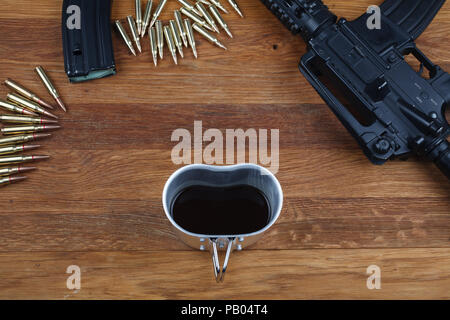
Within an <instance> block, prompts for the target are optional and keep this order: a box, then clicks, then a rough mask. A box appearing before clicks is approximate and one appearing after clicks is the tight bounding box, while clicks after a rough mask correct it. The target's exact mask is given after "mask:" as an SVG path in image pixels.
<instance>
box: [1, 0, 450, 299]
mask: <svg viewBox="0 0 450 320" xmlns="http://www.w3.org/2000/svg"><path fill="white" fill-rule="evenodd" d="M376 2H377V1H376ZM224 3H225V2H224ZM326 3H327V4H328V5H329V7H330V8H331V9H332V10H333V11H334V12H335V13H336V14H337V15H338V16H345V17H347V18H348V19H354V18H356V17H358V16H359V15H360V14H362V12H364V11H365V10H366V8H367V6H368V5H370V4H373V1H369V0H358V1H343V0H339V1H331V0H330V1H326ZM239 4H240V7H241V8H242V10H243V12H244V14H245V19H241V18H239V17H238V16H237V15H236V14H235V13H234V12H231V13H230V14H228V15H226V16H225V18H226V19H227V20H228V22H229V25H230V28H231V30H232V32H233V33H234V35H235V37H234V39H227V38H225V36H224V35H221V36H220V39H222V40H223V42H224V43H225V44H226V45H227V46H228V48H229V50H228V51H223V50H222V49H220V48H217V47H214V46H212V45H211V44H209V43H208V42H206V40H204V39H201V38H200V37H199V36H197V42H198V52H199V59H198V60H195V59H193V56H192V53H191V52H190V51H189V50H186V49H185V54H186V57H185V58H184V59H182V60H181V61H180V65H179V66H175V65H174V64H173V63H172V61H171V59H170V58H169V56H168V51H167V49H166V52H165V55H166V57H165V59H164V60H163V61H161V62H160V64H159V66H158V67H157V68H155V67H154V66H153V64H152V62H151V54H150V52H149V43H148V41H147V40H148V39H146V40H145V41H144V43H143V46H144V53H143V54H141V55H139V56H138V57H133V56H131V55H130V54H129V53H128V50H127V48H126V47H125V45H124V44H123V43H122V40H121V39H120V38H119V37H118V36H117V35H116V34H115V35H114V37H113V41H114V48H115V56H116V63H117V66H118V74H117V75H116V76H114V77H110V78H107V79H101V80H97V81H93V82H89V83H83V84H77V85H73V84H69V83H68V81H67V77H66V75H65V73H64V68H63V56H62V49H61V35H60V28H61V26H60V24H61V21H60V19H61V18H60V17H61V4H60V2H59V1H54V0H41V1H31V0H3V2H2V10H0V27H1V29H2V32H1V37H0V75H1V77H2V78H7V77H10V78H13V79H15V80H16V81H18V82H20V83H22V84H23V85H25V86H26V87H29V88H31V89H32V90H34V91H35V92H36V93H38V94H39V95H41V96H42V97H45V98H46V99H47V100H51V99H50V97H49V95H48V93H47V92H46V91H45V89H44V88H43V87H42V85H41V84H40V82H39V80H38V78H37V76H36V74H35V73H34V71H33V68H34V67H35V66H36V65H42V66H44V67H45V69H46V70H47V71H48V73H49V75H50V77H51V78H52V79H53V81H54V83H55V84H56V86H57V87H58V90H59V91H60V93H61V95H62V97H63V100H64V101H65V103H66V104H67V106H68V109H69V112H68V113H67V114H62V112H58V115H60V116H61V124H62V126H63V130H60V131H59V132H55V134H54V136H53V137H52V138H51V139H48V140H45V141H44V140H43V141H41V144H42V145H43V148H42V149H41V150H39V153H40V154H48V155H50V156H51V157H52V159H51V160H50V161H47V162H42V163H39V165H38V167H39V170H38V171H36V172H33V173H30V174H29V175H28V176H29V180H28V181H26V182H23V183H20V184H16V185H12V186H8V187H6V188H3V189H2V190H1V191H0V192H1V193H0V199H1V201H0V216H1V221H2V222H1V223H0V274H1V276H0V298H2V299H16V298H31V299H33V298H37V299H42V298H51V299H70V298H75V299H85V298H107V299H110V298H112V299H118V298H143V299H159V298H161V299H166V298H169V299H177V298H188V299H203V298H206V299H211V298H213V299H215V298H218V299H222V298H223V299H233V298H240V299H252V298H262V299H266V298H268V299H271V298H276V299H284V298H289V299H300V298H314V299H316V298H319V299H320V298H337V299H347V298H368V299H372V298H377V299H378V298H388V299H393V298H402V299H403V298H405V299H408V298H447V299H448V298H450V268H449V265H450V249H449V248H450V214H449V212H450V210H449V208H450V197H449V194H450V193H449V191H450V186H449V183H448V181H447V180H446V179H445V177H443V176H442V175H441V173H440V172H439V171H438V170H437V169H436V168H434V166H433V164H430V163H424V162H420V161H418V160H415V159H411V160H410V161H408V162H403V161H393V162H389V163H387V164H386V165H384V166H373V165H371V164H370V163H369V161H368V160H367V159H366V158H365V156H364V155H363V153H362V152H361V150H360V149H359V147H358V146H357V144H356V143H355V141H354V140H353V138H352V137H351V136H350V135H349V134H348V133H347V131H346V130H345V129H344V128H343V126H342V125H341V124H340V122H339V121H338V120H337V119H336V118H335V116H334V115H333V114H332V112H331V111H330V110H329V109H328V107H327V106H326V105H325V104H324V103H323V101H322V100H321V99H320V98H319V96H318V95H317V94H316V92H315V91H314V90H313V89H312V88H311V86H310V85H309V84H308V83H307V81H306V80H305V78H303V77H302V75H301V74H300V73H299V71H298V68H297V65H298V61H299V59H300V57H301V56H302V55H303V54H304V53H305V51H306V46H305V44H304V42H303V41H302V40H301V39H300V38H299V37H294V36H292V35H291V34H290V33H289V32H287V31H286V30H285V29H284V28H283V27H282V25H281V24H280V23H279V22H278V20H277V19H276V18H275V17H274V16H273V15H272V14H270V12H269V11H268V10H267V9H266V8H265V7H264V6H263V5H262V4H261V3H260V2H259V1H256V0H240V1H239ZM176 7H177V4H176V1H170V2H169V5H168V7H167V9H166V10H165V12H164V14H163V16H162V18H163V20H165V21H167V20H168V19H170V18H171V12H172V9H175V8H176ZM227 7H228V4H227ZM129 14H134V1H131V0H128V1H115V2H114V6H113V12H112V18H113V19H118V18H119V19H123V18H125V17H126V16H127V15H129ZM449 18H450V4H446V5H445V6H444V8H443V9H442V10H441V12H440V13H439V15H438V16H437V17H436V19H435V21H434V22H433V23H432V25H431V26H430V27H429V28H428V29H427V31H426V32H425V33H424V34H423V35H422V36H421V37H420V38H419V40H418V41H417V42H418V46H419V47H420V48H421V50H422V51H424V52H425V53H426V54H427V55H428V57H429V58H430V59H431V60H432V61H434V62H435V63H437V64H439V65H441V66H442V67H443V68H444V69H446V70H450V42H449V41H447V40H446V39H447V38H448V35H449V33H450V22H449V20H450V19H449ZM123 21H124V22H125V20H123ZM6 92H7V90H6V88H5V87H4V86H2V88H1V89H0V93H1V95H2V96H4V95H5V94H6ZM447 114H448V113H447ZM447 119H448V117H447ZM194 121H202V125H203V130H206V129H209V128H218V129H220V130H221V131H222V132H225V130H226V129H228V128H233V129H235V128H242V129H244V130H246V129H248V128H256V129H279V130H280V167H279V172H278V173H277V177H278V179H279V180H280V182H281V185H282V187H283V189H284V193H285V204H284V208H283V211H282V213H281V216H280V218H279V220H278V221H277V223H276V224H275V225H274V227H273V228H272V229H270V230H269V231H268V232H267V234H265V236H264V238H263V239H262V240H260V241H259V242H257V243H256V244H255V245H254V246H252V247H251V248H248V250H244V251H242V252H237V253H233V255H232V258H231V263H230V266H229V270H228V275H227V279H226V281H225V283H223V284H220V285H218V284H216V283H215V281H214V280H213V275H212V268H211V265H210V264H211V262H210V257H209V255H208V254H207V253H204V252H200V251H193V250H191V249H189V248H188V247H186V246H185V245H184V244H183V243H182V242H180V241H179V240H178V239H177V237H176V235H175V233H174V231H173V229H172V228H171V225H170V223H169V221H168V220H167V219H166V217H165V214H164V212H163V208H162V203H161V193H162V189H163V186H164V183H165V181H166V180H167V178H168V177H169V176H170V174H171V173H172V172H173V171H174V170H176V169H178V168H180V165H176V164H174V163H173V162H172V160H171V152H172V148H173V147H174V146H175V145H176V142H172V141H171V135H172V132H173V131H174V130H176V129H178V128H185V129H187V130H189V131H190V132H193V130H194ZM69 265H77V266H79V267H80V268H81V290H75V291H73V290H69V289H67V287H66V280H67V277H68V276H69V275H68V274H66V269H67V267H68V266H69ZM370 265H377V266H379V267H380V268H381V272H382V274H381V276H382V288H381V290H368V289H367V287H366V281H367V277H368V275H367V274H366V269H367V267H368V266H370Z"/></svg>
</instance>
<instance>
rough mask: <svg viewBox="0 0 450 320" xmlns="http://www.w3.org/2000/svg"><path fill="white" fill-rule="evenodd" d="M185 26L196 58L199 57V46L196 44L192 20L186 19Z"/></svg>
mask: <svg viewBox="0 0 450 320" xmlns="http://www.w3.org/2000/svg"><path fill="white" fill-rule="evenodd" d="M184 26H185V28H186V35H187V38H188V40H189V44H190V45H191V48H192V53H193V54H194V57H195V59H197V48H196V44H195V37H194V31H193V30H192V24H191V20H189V19H184Z"/></svg>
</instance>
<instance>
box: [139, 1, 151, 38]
mask: <svg viewBox="0 0 450 320" xmlns="http://www.w3.org/2000/svg"><path fill="white" fill-rule="evenodd" d="M152 7H153V1H152V0H148V1H147V7H146V8H145V14H144V20H143V21H142V30H141V37H142V38H143V37H144V36H145V33H146V32H147V28H148V24H149V23H150V18H151V16H152Z"/></svg>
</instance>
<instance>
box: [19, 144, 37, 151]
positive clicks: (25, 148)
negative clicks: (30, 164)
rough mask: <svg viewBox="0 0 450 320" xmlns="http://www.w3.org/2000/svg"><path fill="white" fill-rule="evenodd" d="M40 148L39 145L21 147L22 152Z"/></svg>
mask: <svg viewBox="0 0 450 320" xmlns="http://www.w3.org/2000/svg"><path fill="white" fill-rule="evenodd" d="M40 147H41V146H40V145H29V146H23V147H22V149H23V151H27V150H34V149H38V148H40Z"/></svg>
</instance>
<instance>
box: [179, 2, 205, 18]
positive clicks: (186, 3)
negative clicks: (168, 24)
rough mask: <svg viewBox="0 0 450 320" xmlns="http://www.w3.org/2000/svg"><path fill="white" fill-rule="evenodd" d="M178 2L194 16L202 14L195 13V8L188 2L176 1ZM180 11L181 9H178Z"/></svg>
mask: <svg viewBox="0 0 450 320" xmlns="http://www.w3.org/2000/svg"><path fill="white" fill-rule="evenodd" d="M178 2H179V3H180V4H181V5H182V6H183V7H184V8H185V9H187V10H189V11H192V12H194V13H195V14H196V15H198V16H201V15H202V14H201V13H200V12H198V11H197V9H196V8H195V6H194V5H193V4H192V3H190V2H189V0H178ZM180 10H181V9H180Z"/></svg>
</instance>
